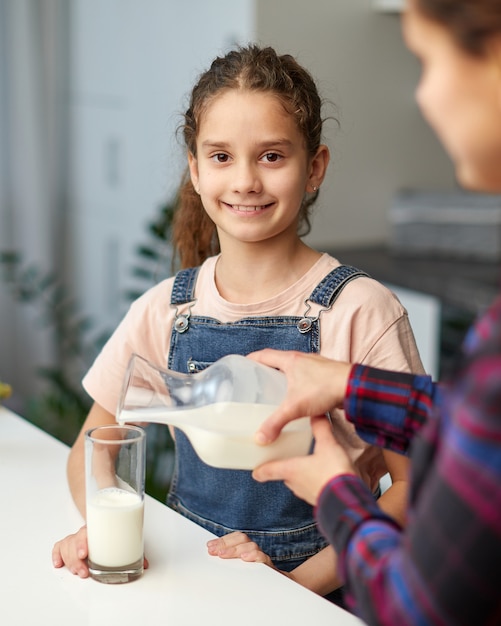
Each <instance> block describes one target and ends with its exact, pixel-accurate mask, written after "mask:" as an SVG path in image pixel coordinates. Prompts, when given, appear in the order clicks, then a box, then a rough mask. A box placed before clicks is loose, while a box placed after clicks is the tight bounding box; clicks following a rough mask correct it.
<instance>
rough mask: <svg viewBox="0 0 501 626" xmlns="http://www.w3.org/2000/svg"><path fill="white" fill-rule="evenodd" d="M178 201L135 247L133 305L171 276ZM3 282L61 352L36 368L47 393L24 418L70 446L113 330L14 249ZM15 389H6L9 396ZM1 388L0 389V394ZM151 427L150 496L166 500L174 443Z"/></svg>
mask: <svg viewBox="0 0 501 626" xmlns="http://www.w3.org/2000/svg"><path fill="white" fill-rule="evenodd" d="M176 203H177V199H174V200H173V201H170V202H167V203H165V204H164V205H163V206H161V207H160V208H159V210H158V213H157V215H156V216H155V218H154V219H153V220H152V221H151V222H150V223H149V224H148V226H147V233H146V240H145V242H144V243H142V244H141V245H140V246H138V247H137V249H136V251H135V252H136V255H135V257H134V262H133V264H132V267H131V275H132V276H133V278H134V288H133V289H129V290H128V291H127V292H126V293H124V299H125V301H128V302H131V301H132V300H134V299H135V298H137V297H139V296H140V295H141V294H142V293H143V292H144V291H145V290H146V289H148V288H149V287H151V286H152V285H153V284H155V283H156V282H158V281H159V280H161V279H162V278H163V277H164V276H166V275H168V274H169V273H172V272H173V271H174V269H175V260H174V257H173V253H172V246H171V244H170V240H171V229H172V219H173V215H174V211H175V207H176ZM0 268H1V269H2V280H3V282H4V284H6V285H7V286H8V288H9V292H10V294H11V296H12V298H13V299H14V300H15V301H16V302H18V303H19V304H20V305H21V306H28V305H31V306H33V307H35V309H36V311H37V317H38V321H39V323H40V326H43V327H48V328H50V329H51V330H52V332H53V335H54V341H55V344H56V349H57V356H58V358H57V363H56V365H53V366H50V367H49V366H46V365H45V366H39V367H37V374H38V376H39V377H41V379H43V381H44V382H45V384H44V391H43V392H42V393H41V394H38V395H36V396H35V397H32V398H29V399H27V402H26V406H25V409H24V414H25V417H26V418H27V419H28V420H29V421H31V422H32V423H34V424H36V425H37V426H40V427H41V428H42V429H43V430H45V431H47V432H49V433H50V434H52V435H53V436H55V437H56V438H58V439H60V440H61V441H64V442H65V443H67V444H71V443H72V442H73V441H74V439H75V437H76V435H77V433H78V431H79V430H80V428H81V426H82V424H83V422H84V420H85V417H86V416H87V413H88V412H89V409H90V406H91V400H90V399H89V397H88V396H87V395H86V394H85V392H84V390H83V389H82V386H81V378H82V375H83V373H84V372H85V371H86V370H87V369H88V367H89V366H90V364H91V363H92V361H93V360H94V358H95V356H96V355H97V354H98V352H99V350H100V349H101V347H102V346H103V345H104V343H105V342H106V340H107V339H108V337H109V336H110V334H111V332H112V329H102V328H101V329H100V328H98V325H97V323H96V321H95V320H93V319H91V318H90V317H88V316H85V315H82V314H81V312H80V311H79V307H78V305H77V303H76V302H75V300H74V299H73V298H72V297H71V296H70V295H69V293H68V291H67V289H66V288H65V287H64V285H63V284H62V281H61V280H60V278H59V277H58V275H57V273H56V272H44V271H42V270H40V269H39V268H37V267H36V266H34V265H30V264H25V263H24V262H23V259H22V258H21V256H20V255H19V254H18V253H16V252H12V251H0ZM9 389H10V388H8V387H7V386H4V387H3V392H4V394H5V395H7V392H8V390H9ZM1 390H2V387H0V391H1ZM152 426H153V428H150V427H148V429H149V436H148V449H147V476H146V488H147V491H148V493H150V495H153V496H154V497H156V498H158V499H160V500H164V499H165V494H166V492H167V490H168V487H169V481H170V471H171V470H170V468H171V464H172V457H173V447H174V446H173V441H172V438H171V436H170V434H169V431H168V429H167V428H166V427H163V426H158V425H152Z"/></svg>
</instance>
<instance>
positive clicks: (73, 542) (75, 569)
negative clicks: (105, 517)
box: [52, 526, 89, 578]
mask: <svg viewBox="0 0 501 626" xmlns="http://www.w3.org/2000/svg"><path fill="white" fill-rule="evenodd" d="M88 553H89V550H88V546H87V526H82V528H80V530H79V531H78V532H76V533H75V534H73V535H68V536H67V537H65V538H64V539H61V541H58V542H56V543H55V544H54V547H53V549H52V563H53V564H54V567H63V565H66V567H67V568H68V569H69V570H70V572H71V573H72V574H76V575H78V576H80V578H87V577H88V576H89V568H88V567H87V556H88Z"/></svg>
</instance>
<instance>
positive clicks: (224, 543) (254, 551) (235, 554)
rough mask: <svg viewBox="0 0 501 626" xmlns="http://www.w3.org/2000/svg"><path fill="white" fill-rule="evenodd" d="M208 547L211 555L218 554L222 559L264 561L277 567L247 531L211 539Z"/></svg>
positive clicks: (251, 561) (250, 561) (270, 565)
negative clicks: (248, 535)
mask: <svg viewBox="0 0 501 626" xmlns="http://www.w3.org/2000/svg"><path fill="white" fill-rule="evenodd" d="M207 549H208V551H209V554H210V555H212V556H218V557H220V558H221V559H242V561H247V562H249V563H264V564H265V565H268V566H269V567H273V569H276V568H275V566H274V565H273V563H272V561H271V559H270V557H269V556H268V555H267V554H265V553H264V552H263V551H262V550H261V549H260V548H259V546H258V545H257V544H256V543H255V542H254V541H251V540H250V539H249V537H247V535H246V534H245V533H240V532H234V533H228V534H227V535H224V537H218V539H211V540H210V541H209V542H208V543H207Z"/></svg>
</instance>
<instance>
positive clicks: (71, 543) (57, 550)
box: [52, 526, 149, 578]
mask: <svg viewBox="0 0 501 626" xmlns="http://www.w3.org/2000/svg"><path fill="white" fill-rule="evenodd" d="M88 556H89V549H88V544H87V526H82V528H80V530H79V531H77V532H76V533H75V534H73V535H68V536H67V537H65V538H64V539H61V541H57V542H56V543H55V544H54V547H53V548H52V563H53V565H54V567H63V565H66V567H67V568H68V569H69V570H70V572H71V573H72V574H76V575H78V576H80V578H88V576H89V568H88V566H87V557H88ZM148 566H149V564H148V560H147V559H146V557H145V559H144V568H145V569H148Z"/></svg>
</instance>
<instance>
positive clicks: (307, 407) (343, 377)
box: [247, 348, 352, 445]
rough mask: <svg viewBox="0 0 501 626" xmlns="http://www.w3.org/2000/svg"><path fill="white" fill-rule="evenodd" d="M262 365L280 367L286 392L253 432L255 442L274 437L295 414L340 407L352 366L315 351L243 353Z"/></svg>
mask: <svg viewBox="0 0 501 626" xmlns="http://www.w3.org/2000/svg"><path fill="white" fill-rule="evenodd" d="M247 356H248V357H249V358H251V359H253V360H254V361H258V362H259V363H263V365H268V366H270V367H274V368H277V369H279V370H281V371H282V372H283V373H284V374H285V375H286V377H287V395H286V397H285V400H284V401H283V402H282V404H281V405H280V406H279V408H278V409H277V410H276V411H275V412H274V413H272V414H271V415H270V416H269V417H268V418H267V419H266V420H265V421H264V422H263V423H262V424H261V426H260V428H259V430H258V431H257V432H256V441H257V443H259V444H262V445H263V444H268V443H271V442H272V441H275V439H276V438H277V437H278V435H279V433H280V431H281V429H282V428H283V427H284V426H285V424H287V423H288V422H290V421H292V420H294V419H297V418H298V417H313V416H315V415H324V414H325V413H327V412H328V411H331V410H332V409H334V408H337V407H341V406H342V404H343V401H344V396H345V393H346V385H347V383H348V377H349V375H350V372H351V368H352V365H351V364H350V363H343V362H341V361H332V360H331V359H326V358H324V357H322V356H319V355H318V354H306V353H304V352H294V351H283V350H271V349H269V348H268V349H266V350H260V351H259V352H252V353H251V354H249V355H247Z"/></svg>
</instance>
